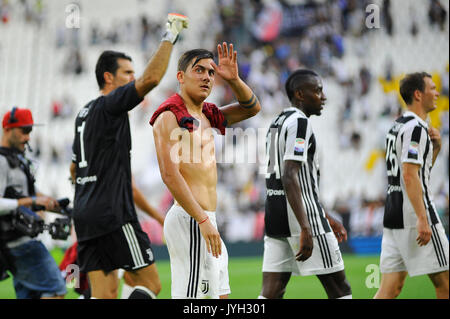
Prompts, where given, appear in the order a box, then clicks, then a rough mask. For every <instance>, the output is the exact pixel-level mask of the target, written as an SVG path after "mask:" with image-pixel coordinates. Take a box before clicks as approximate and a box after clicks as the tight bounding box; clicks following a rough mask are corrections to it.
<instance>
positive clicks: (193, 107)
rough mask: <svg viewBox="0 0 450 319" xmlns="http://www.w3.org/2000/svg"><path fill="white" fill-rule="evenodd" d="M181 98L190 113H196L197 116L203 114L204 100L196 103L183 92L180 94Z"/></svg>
mask: <svg viewBox="0 0 450 319" xmlns="http://www.w3.org/2000/svg"><path fill="white" fill-rule="evenodd" d="M180 96H181V98H182V99H183V101H184V104H185V105H186V108H187V109H188V111H189V113H195V114H197V115H200V114H202V110H203V101H204V100H201V101H200V100H199V101H196V100H194V99H193V98H191V97H190V96H189V95H187V94H185V93H183V91H181V92H180Z"/></svg>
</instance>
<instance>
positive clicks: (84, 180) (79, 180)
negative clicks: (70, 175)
mask: <svg viewBox="0 0 450 319" xmlns="http://www.w3.org/2000/svg"><path fill="white" fill-rule="evenodd" d="M96 181H97V175H94V176H85V177H77V184H79V185H84V184H86V183H94V182H96Z"/></svg>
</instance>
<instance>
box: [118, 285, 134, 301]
mask: <svg viewBox="0 0 450 319" xmlns="http://www.w3.org/2000/svg"><path fill="white" fill-rule="evenodd" d="M133 289H134V287H131V286H129V285H127V284H126V283H125V282H124V283H123V285H122V293H121V294H120V299H128V297H129V296H130V294H131V292H132V291H133Z"/></svg>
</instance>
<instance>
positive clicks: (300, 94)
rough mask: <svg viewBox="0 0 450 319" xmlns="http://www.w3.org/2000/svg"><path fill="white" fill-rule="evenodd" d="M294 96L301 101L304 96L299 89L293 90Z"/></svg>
mask: <svg viewBox="0 0 450 319" xmlns="http://www.w3.org/2000/svg"><path fill="white" fill-rule="evenodd" d="M294 98H295V99H296V100H298V101H303V100H304V97H303V92H302V91H301V90H295V91H294Z"/></svg>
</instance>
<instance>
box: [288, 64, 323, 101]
mask: <svg viewBox="0 0 450 319" xmlns="http://www.w3.org/2000/svg"><path fill="white" fill-rule="evenodd" d="M313 76H314V77H316V76H317V77H318V76H319V75H318V74H317V73H316V72H314V71H312V70H308V69H299V70H296V71H294V72H293V73H292V74H291V75H289V77H288V79H287V80H286V83H285V85H284V86H285V89H286V94H287V96H288V99H289V101H291V102H292V99H293V98H294V92H295V91H296V90H298V89H299V88H300V87H301V86H302V85H303V84H304V83H305V82H306V80H308V79H309V78H310V77H313Z"/></svg>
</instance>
